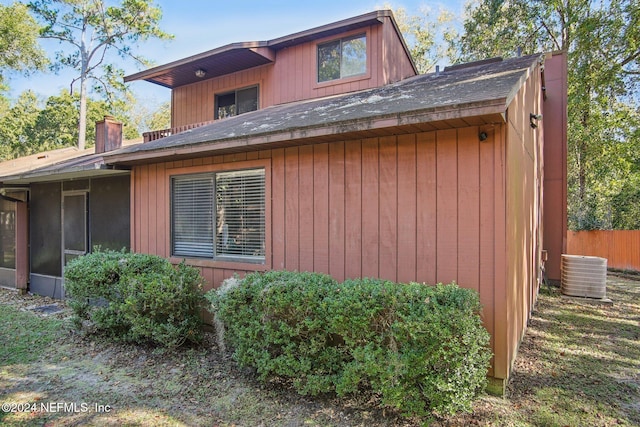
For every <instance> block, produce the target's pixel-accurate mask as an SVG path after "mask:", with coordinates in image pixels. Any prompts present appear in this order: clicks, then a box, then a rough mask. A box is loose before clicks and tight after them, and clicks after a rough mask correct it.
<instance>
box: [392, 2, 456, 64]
mask: <svg viewBox="0 0 640 427" xmlns="http://www.w3.org/2000/svg"><path fill="white" fill-rule="evenodd" d="M384 7H385V8H390V6H389V5H385V6H384ZM393 14H394V16H395V18H396V21H397V23H398V27H399V28H400V32H401V33H402V35H403V37H404V38H405V40H406V41H407V44H408V47H409V52H410V53H411V56H412V58H413V61H414V63H415V64H416V67H417V68H418V72H420V73H426V72H429V71H431V70H432V69H433V68H434V67H435V65H436V64H437V63H438V61H440V60H442V59H444V58H446V57H448V56H450V55H451V51H450V49H449V46H450V42H451V41H452V40H454V39H455V38H456V37H457V36H458V32H457V31H456V29H455V28H454V27H453V25H452V24H453V21H454V15H453V13H452V12H451V11H449V10H447V9H444V8H443V9H440V10H439V12H438V15H437V17H436V19H435V20H433V19H430V16H431V15H432V13H431V9H429V8H426V7H423V8H422V9H421V13H420V15H413V16H410V15H408V14H407V11H406V10H405V9H403V8H397V9H395V10H394V11H393Z"/></svg>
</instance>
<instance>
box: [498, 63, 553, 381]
mask: <svg viewBox="0 0 640 427" xmlns="http://www.w3.org/2000/svg"><path fill="white" fill-rule="evenodd" d="M540 91H541V84H540V75H539V71H538V69H536V70H535V71H534V72H533V73H532V75H531V76H529V78H528V80H527V81H526V82H525V83H524V84H523V85H522V87H521V88H520V90H519V91H518V93H517V94H516V96H515V97H514V99H513V100H512V102H511V104H510V105H509V107H508V109H507V126H505V128H504V130H505V132H506V134H505V137H504V139H503V140H504V141H505V144H506V147H505V159H506V169H505V172H506V175H505V177H504V180H503V179H501V178H499V177H496V182H504V183H505V184H506V186H505V188H504V191H505V195H506V197H505V202H506V206H505V207H506V209H505V210H504V212H505V213H506V221H505V222H504V224H505V225H506V228H505V229H504V231H501V232H504V233H505V234H504V235H505V237H506V240H505V243H506V247H505V252H503V254H504V259H503V260H502V261H501V262H502V263H506V265H504V264H503V265H501V266H499V267H498V266H497V267H496V271H497V272H505V271H506V281H505V282H504V288H501V287H500V286H499V285H500V283H501V280H495V283H496V288H495V292H496V296H500V298H497V301H500V304H497V305H496V307H495V314H496V316H500V317H497V318H496V319H495V324H496V326H497V327H498V328H499V330H497V333H496V335H495V337H496V339H503V338H504V339H506V340H507V342H506V343H504V344H503V343H500V345H498V343H496V346H497V347H502V346H504V348H507V349H508V354H507V361H506V362H507V363H506V364H500V365H499V366H498V364H496V375H495V376H496V377H498V378H507V376H508V374H509V371H510V369H511V366H512V364H513V361H514V359H515V356H516V353H517V349H518V346H519V344H520V341H521V339H522V337H523V336H524V332H525V330H526V326H527V321H528V319H529V316H530V314H531V310H532V309H533V306H534V304H535V301H536V297H537V294H538V279H539V275H540V265H541V262H542V234H543V233H542V223H541V219H542V214H541V210H542V198H543V180H544V177H543V169H542V165H543V144H542V132H541V126H538V127H537V128H532V127H531V126H530V116H529V115H530V114H532V113H533V114H540V113H541V111H542V104H541V102H542V96H541V93H540ZM497 212H502V209H499V210H498V211H497ZM499 242H500V240H497V241H496V243H497V244H499ZM496 252H502V250H500V251H496ZM497 261H498V260H497ZM501 274H503V273H501ZM502 303H504V304H505V307H502V306H501V304H502ZM502 316H506V317H502ZM499 367H500V368H501V369H502V368H504V369H507V370H506V371H499V370H498V369H499Z"/></svg>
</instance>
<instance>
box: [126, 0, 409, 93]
mask: <svg viewBox="0 0 640 427" xmlns="http://www.w3.org/2000/svg"><path fill="white" fill-rule="evenodd" d="M385 18H389V19H390V20H391V23H392V25H393V28H394V30H395V31H396V33H397V34H398V37H399V38H400V40H401V41H402V45H403V47H404V50H405V52H406V53H407V56H408V57H409V60H410V61H411V65H412V67H413V69H414V72H415V73H416V74H418V71H417V68H416V65H415V63H414V61H413V58H412V57H411V54H410V52H409V48H408V47H407V45H406V42H405V40H404V38H403V37H402V34H401V32H400V29H399V27H398V24H397V22H396V21H395V18H394V17H393V13H392V12H391V11H390V10H377V11H373V12H369V13H365V14H363V15H359V16H355V17H352V18H348V19H344V20H342V21H337V22H333V23H330V24H327V25H323V26H320V27H316V28H312V29H309V30H305V31H301V32H298V33H294V34H290V35H287V36H284V37H279V38H276V39H272V40H268V41H250V42H239V43H231V44H228V45H225V46H222V47H219V48H216V49H212V50H209V51H206V52H202V53H199V54H197V55H192V56H189V57H187V58H183V59H180V60H177V61H173V62H170V63H168V64H164V65H159V66H157V67H153V68H150V69H148V70H144V71H140V72H138V73H134V74H130V75H128V76H125V77H124V82H125V83H128V82H132V81H137V80H146V81H148V82H151V83H155V84H158V85H160V86H163V87H166V88H169V89H173V88H176V87H179V86H184V85H186V84H191V83H195V82H198V81H201V80H202V78H198V77H196V76H195V71H196V70H198V69H202V70H205V71H206V76H205V77H204V78H207V79H209V78H213V77H219V76H222V75H225V74H230V73H233V72H237V71H241V70H244V69H248V68H252V67H257V66H262V65H266V64H270V63H273V62H274V61H275V52H276V51H278V50H280V49H285V48H288V47H291V46H295V45H298V44H300V43H305V42H308V41H312V40H318V39H322V38H324V37H329V36H332V35H336V34H340V33H342V32H345V31H350V30H355V29H358V28H364V27H367V26H370V25H377V24H381V23H382V22H383V21H384V19H385ZM229 58H232V59H231V60H227V59H229ZM222 63H224V64H225V65H224V66H217V65H216V64H222Z"/></svg>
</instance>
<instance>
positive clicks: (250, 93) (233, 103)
mask: <svg viewBox="0 0 640 427" xmlns="http://www.w3.org/2000/svg"><path fill="white" fill-rule="evenodd" d="M257 109H258V86H252V87H248V88H244V89H238V90H235V91H233V92H230V93H225V94H220V95H216V98H215V118H216V119H224V118H226V117H231V116H236V115H238V114H243V113H248V112H249V111H255V110H257Z"/></svg>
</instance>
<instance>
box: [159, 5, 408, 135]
mask: <svg viewBox="0 0 640 427" xmlns="http://www.w3.org/2000/svg"><path fill="white" fill-rule="evenodd" d="M384 19H385V20H389V19H390V18H388V17H385V18H384ZM394 31H395V30H394V29H393V26H392V25H391V24H390V22H385V23H384V25H372V26H370V27H366V28H362V29H358V30H354V31H351V32H346V33H344V34H341V35H340V37H346V36H350V35H357V34H361V33H366V35H367V73H366V74H364V75H361V76H354V77H351V78H346V79H340V80H335V81H331V82H324V83H317V81H316V79H317V73H316V67H317V65H316V63H317V57H316V46H317V44H318V43H322V42H324V41H330V40H334V39H335V38H336V37H337V36H332V37H328V38H326V39H320V40H316V41H313V42H307V43H303V44H300V45H295V46H292V47H289V48H285V49H282V50H279V51H278V52H277V54H276V60H275V62H274V63H273V64H269V65H263V66H261V67H256V68H252V69H249V70H245V71H239V72H237V73H233V74H228V75H225V76H221V77H216V78H212V79H207V80H204V81H202V82H199V83H193V84H190V85H185V86H181V87H177V88H175V89H173V91H172V101H171V120H172V123H171V126H172V127H179V126H186V125H189V124H193V123H202V122H206V121H209V120H213V119H214V111H213V110H214V103H215V95H216V94H219V93H225V92H229V91H232V90H235V89H239V88H243V87H249V86H254V85H259V87H260V90H259V95H258V104H259V108H261V109H262V108H266V107H269V106H271V105H277V104H283V103H288V102H294V101H300V100H305V99H313V98H320V97H324V96H330V95H336V94H341V93H347V92H353V91H358V90H363V89H370V88H374V87H380V86H384V85H385V84H389V83H393V82H396V81H399V80H402V79H404V78H406V77H409V76H412V75H414V74H415V71H414V70H413V67H412V65H411V61H410V60H409V58H408V57H407V55H406V52H405V50H404V48H403V47H402V44H401V42H400V40H399V39H398V37H397V35H394V34H393V32H394ZM380 56H382V57H384V58H386V60H384V61H382V60H381V59H380Z"/></svg>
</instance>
